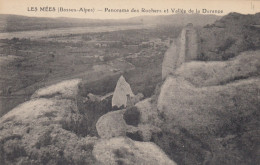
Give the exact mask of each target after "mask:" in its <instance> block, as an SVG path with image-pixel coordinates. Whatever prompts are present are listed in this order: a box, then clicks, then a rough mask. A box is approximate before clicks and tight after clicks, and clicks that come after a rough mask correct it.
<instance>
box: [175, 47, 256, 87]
mask: <svg viewBox="0 0 260 165" xmlns="http://www.w3.org/2000/svg"><path fill="white" fill-rule="evenodd" d="M259 54H260V51H249V52H243V53H241V54H240V55H239V56H237V57H235V58H233V59H230V60H229V61H222V62H220V61H215V62H198V61H192V62H188V63H185V64H183V65H182V66H181V67H179V68H178V69H177V70H176V72H175V74H176V75H177V76H180V77H183V78H184V79H185V80H187V81H189V82H190V83H192V84H193V85H195V86H197V87H203V86H212V85H223V84H227V83H229V82H232V81H234V80H239V79H246V78H248V77H253V76H257V75H260V70H259V68H260V56H259Z"/></svg>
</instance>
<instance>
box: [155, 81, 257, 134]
mask: <svg viewBox="0 0 260 165" xmlns="http://www.w3.org/2000/svg"><path fill="white" fill-rule="evenodd" d="M259 82H260V80H259V79H250V80H243V81H240V82H236V83H232V84H228V85H226V86H212V87H203V88H196V87H194V86H192V85H191V84H190V83H188V82H186V81H185V80H183V79H181V78H172V77H169V78H168V79H167V80H166V82H165V84H164V85H163V87H162V91H161V93H160V96H159V99H158V110H159V111H160V112H161V113H163V114H164V116H165V118H166V119H167V120H169V121H172V122H173V123H175V124H178V125H180V126H182V127H185V128H186V129H188V130H189V131H190V132H192V133H203V132H206V131H207V129H208V127H209V126H210V128H211V130H210V131H212V132H211V133H213V134H216V133H219V132H218V131H221V130H219V128H220V127H222V125H223V124H227V125H229V124H231V123H230V122H231V121H225V120H228V119H229V118H230V115H233V117H236V118H240V117H243V116H247V115H252V113H254V112H256V111H257V109H258V108H259V107H258V106H259V105H258V101H257V97H256V96H257V91H259V90H260V88H259V87H260V86H259V85H257V84H259ZM249 103H250V104H249ZM214 114H215V115H214Z"/></svg>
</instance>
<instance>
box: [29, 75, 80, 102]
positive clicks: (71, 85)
mask: <svg viewBox="0 0 260 165" xmlns="http://www.w3.org/2000/svg"><path fill="white" fill-rule="evenodd" d="M80 82H81V80H80V79H73V80H65V81H62V82H60V83H57V84H54V85H50V86H48V87H45V88H41V89H39V90H37V91H36V92H35V93H34V94H33V95H32V97H31V98H32V99H34V98H41V97H43V98H52V97H54V96H56V97H62V98H74V97H75V96H76V95H77V93H78V85H79V83H80Z"/></svg>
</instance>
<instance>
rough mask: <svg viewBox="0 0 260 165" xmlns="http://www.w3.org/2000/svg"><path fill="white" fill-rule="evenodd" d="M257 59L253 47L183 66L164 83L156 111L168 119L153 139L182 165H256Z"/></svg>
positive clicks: (258, 88) (258, 81)
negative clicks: (224, 58) (221, 58)
mask: <svg viewBox="0 0 260 165" xmlns="http://www.w3.org/2000/svg"><path fill="white" fill-rule="evenodd" d="M259 61H260V60H259V51H254V52H252V51H250V52H244V53H242V54H241V55H239V56H237V57H236V58H234V59H232V60H230V61H224V62H207V63H205V62H189V63H185V64H183V65H182V66H181V67H179V68H178V69H177V70H176V72H175V75H173V76H168V78H167V79H166V80H165V82H164V83H163V85H162V87H161V91H160V94H159V97H158V101H157V109H158V111H159V114H160V115H159V116H160V117H161V118H162V120H163V121H164V123H163V124H162V126H161V127H160V128H162V132H161V133H158V134H157V135H156V134H154V135H152V139H153V140H154V142H155V143H156V144H157V145H159V146H160V147H161V148H162V149H163V150H164V151H165V152H166V153H167V154H168V155H169V156H170V157H171V158H172V159H173V160H175V161H177V162H178V163H180V164H191V163H203V162H204V163H210V164H218V163H220V162H221V163H222V164H255V163H256V162H257V160H258V159H257V151H256V150H257V149H256V148H257V146H256V144H257V142H259V138H257V136H258V135H259V131H258V130H257V126H256V125H259V121H258V117H259V103H258V102H259V97H258V95H259V94H258V93H259V91H260V86H259V84H260V79H259V75H260V74H259ZM172 137H174V138H172ZM194 151H196V152H194ZM248 153H250V156H248ZM226 155H228V158H227V157H226ZM181 157H182V158H183V157H185V158H186V159H180V158H181Z"/></svg>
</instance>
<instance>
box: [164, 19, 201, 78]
mask: <svg viewBox="0 0 260 165" xmlns="http://www.w3.org/2000/svg"><path fill="white" fill-rule="evenodd" d="M197 38H198V37H197V32H196V30H195V29H194V28H193V26H192V25H191V24H190V25H188V26H186V27H185V28H183V30H182V31H181V34H180V36H179V37H178V38H177V39H175V40H174V41H173V42H172V44H171V45H170V47H169V49H168V50H167V51H166V53H165V55H164V59H163V63H162V79H163V80H164V79H166V77H167V76H168V75H172V74H174V73H175V70H176V69H177V68H178V67H180V66H181V65H182V64H183V63H184V62H185V61H191V60H194V59H196V58H197V54H198V41H197Z"/></svg>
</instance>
